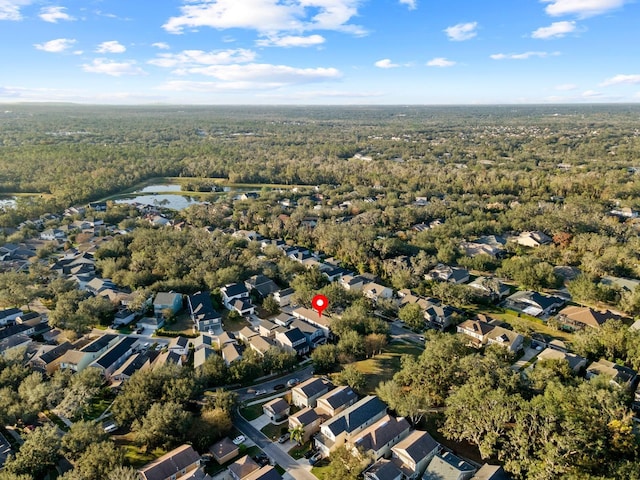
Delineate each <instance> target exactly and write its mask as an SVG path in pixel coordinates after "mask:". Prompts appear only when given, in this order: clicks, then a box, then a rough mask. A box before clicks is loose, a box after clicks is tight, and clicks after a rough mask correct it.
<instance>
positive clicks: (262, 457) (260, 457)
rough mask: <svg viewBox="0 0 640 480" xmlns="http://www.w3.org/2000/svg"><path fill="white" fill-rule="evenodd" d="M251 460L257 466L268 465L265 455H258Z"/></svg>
mask: <svg viewBox="0 0 640 480" xmlns="http://www.w3.org/2000/svg"><path fill="white" fill-rule="evenodd" d="M253 459H254V460H255V461H256V463H257V464H258V465H260V466H261V467H264V466H265V465H269V463H270V462H269V457H267V454H266V453H259V454H257V455H256V456H255V457H253Z"/></svg>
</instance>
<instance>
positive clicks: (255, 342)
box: [248, 335, 273, 357]
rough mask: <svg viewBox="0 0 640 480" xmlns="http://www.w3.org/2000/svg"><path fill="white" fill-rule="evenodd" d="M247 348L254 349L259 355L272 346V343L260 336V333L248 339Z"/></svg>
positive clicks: (262, 355) (262, 354)
mask: <svg viewBox="0 0 640 480" xmlns="http://www.w3.org/2000/svg"><path fill="white" fill-rule="evenodd" d="M248 343H249V348H251V350H253V351H255V352H256V353H257V354H258V355H260V356H261V357H264V355H265V354H266V353H267V352H268V351H269V350H271V349H272V348H273V343H271V340H269V339H268V338H265V337H262V336H260V335H255V336H253V337H251V338H250V339H249V342H248Z"/></svg>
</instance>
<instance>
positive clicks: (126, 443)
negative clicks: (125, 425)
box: [113, 433, 167, 468]
mask: <svg viewBox="0 0 640 480" xmlns="http://www.w3.org/2000/svg"><path fill="white" fill-rule="evenodd" d="M133 438H134V435H133V433H128V434H126V435H114V436H113V439H114V441H115V442H116V445H118V446H120V447H122V449H123V450H124V458H125V460H126V461H127V463H128V464H129V465H131V466H132V467H133V468H140V467H142V466H143V465H146V464H147V463H149V462H152V461H153V460H155V459H156V458H159V457H161V456H162V455H164V454H165V453H167V452H166V450H162V449H161V448H156V449H155V450H152V451H150V452H147V451H146V449H145V448H141V447H139V446H138V445H136V444H135V443H134V441H133Z"/></svg>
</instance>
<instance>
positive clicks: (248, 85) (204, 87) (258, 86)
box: [157, 80, 285, 93]
mask: <svg viewBox="0 0 640 480" xmlns="http://www.w3.org/2000/svg"><path fill="white" fill-rule="evenodd" d="M283 86H285V84H284V83H280V82H262V83H258V82H242V81H240V82H195V81H191V80H170V81H168V82H166V83H163V84H162V85H160V86H158V87H157V89H158V90H165V91H171V92H200V93H212V92H227V93H229V92H231V93H233V92H245V91H254V90H268V89H274V88H280V87H283Z"/></svg>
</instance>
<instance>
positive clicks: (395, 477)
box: [363, 460, 404, 480]
mask: <svg viewBox="0 0 640 480" xmlns="http://www.w3.org/2000/svg"><path fill="white" fill-rule="evenodd" d="M363 475H364V479H365V480H403V479H404V476H403V474H402V470H400V469H399V468H398V467H397V466H396V465H394V464H393V462H390V461H389V460H379V461H377V462H376V463H374V464H373V465H371V466H370V467H369V468H368V469H367V470H365V472H364V473H363Z"/></svg>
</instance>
